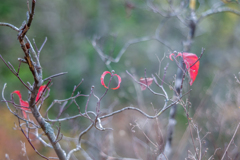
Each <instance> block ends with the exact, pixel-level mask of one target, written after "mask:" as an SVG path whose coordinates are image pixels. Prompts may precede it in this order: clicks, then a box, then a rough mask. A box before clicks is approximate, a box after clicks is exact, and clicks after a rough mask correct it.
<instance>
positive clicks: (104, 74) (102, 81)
mask: <svg viewBox="0 0 240 160" xmlns="http://www.w3.org/2000/svg"><path fill="white" fill-rule="evenodd" d="M106 74H111V75H112V73H111V72H109V71H105V72H103V74H102V75H101V78H100V80H101V84H102V85H103V86H104V87H105V88H108V87H107V86H106V85H105V83H104V77H105V76H106Z"/></svg>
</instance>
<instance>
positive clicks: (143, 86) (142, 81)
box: [140, 78, 153, 91]
mask: <svg viewBox="0 0 240 160" xmlns="http://www.w3.org/2000/svg"><path fill="white" fill-rule="evenodd" d="M146 80H147V81H146ZM140 82H141V83H143V84H145V85H147V86H150V85H151V84H152V82H153V78H146V79H145V78H140ZM145 85H142V84H140V86H141V90H142V91H143V90H145V89H146V88H147V87H146V86H145Z"/></svg>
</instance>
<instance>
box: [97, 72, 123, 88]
mask: <svg viewBox="0 0 240 160" xmlns="http://www.w3.org/2000/svg"><path fill="white" fill-rule="evenodd" d="M107 74H110V75H111V76H117V78H118V85H117V87H115V88H111V89H113V90H116V89H118V88H119V87H120V84H121V82H122V79H121V77H120V76H119V75H117V74H113V75H112V73H111V72H109V71H104V72H103V74H102V75H101V78H100V80H101V84H102V85H103V86H104V87H105V88H108V87H107V86H106V85H105V83H104V77H105V76H106V75H107Z"/></svg>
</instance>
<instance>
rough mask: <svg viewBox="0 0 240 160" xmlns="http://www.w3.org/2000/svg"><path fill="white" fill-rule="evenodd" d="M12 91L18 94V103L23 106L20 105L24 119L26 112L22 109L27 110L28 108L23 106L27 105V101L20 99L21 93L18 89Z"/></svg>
mask: <svg viewBox="0 0 240 160" xmlns="http://www.w3.org/2000/svg"><path fill="white" fill-rule="evenodd" d="M12 93H16V94H17V95H18V97H19V103H20V105H21V106H23V107H21V109H22V114H23V116H24V118H25V119H26V118H27V114H26V112H25V111H24V110H29V109H28V108H25V107H29V105H28V102H27V101H24V100H22V95H21V93H20V91H18V90H16V91H14V92H12Z"/></svg>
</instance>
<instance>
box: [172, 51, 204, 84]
mask: <svg viewBox="0 0 240 160" xmlns="http://www.w3.org/2000/svg"><path fill="white" fill-rule="evenodd" d="M173 55H174V53H172V54H170V55H169V58H170V59H171V60H172V56H173ZM178 56H182V57H183V61H184V63H185V65H186V68H187V69H188V74H189V76H190V78H191V81H190V85H192V84H193V82H194V81H195V79H196V77H197V74H198V69H199V65H200V62H199V61H198V57H197V55H196V54H194V53H187V52H183V53H181V52H179V53H178V55H177V56H176V57H178ZM196 61H197V62H196ZM195 62H196V63H195ZM194 63H195V64H194ZM193 64H194V65H193ZM192 65H193V66H192ZM189 68H190V69H189Z"/></svg>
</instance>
